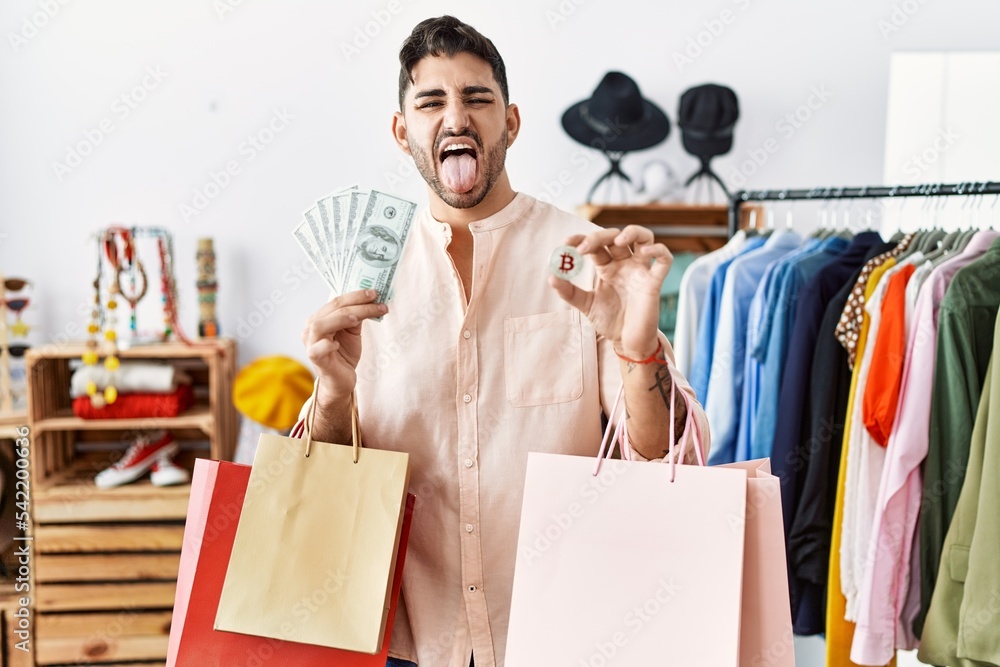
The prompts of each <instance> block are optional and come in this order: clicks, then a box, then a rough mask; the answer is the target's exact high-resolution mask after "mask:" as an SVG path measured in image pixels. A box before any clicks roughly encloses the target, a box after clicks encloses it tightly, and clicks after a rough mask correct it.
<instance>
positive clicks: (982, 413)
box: [917, 330, 1000, 667]
mask: <svg viewBox="0 0 1000 667" xmlns="http://www.w3.org/2000/svg"><path fill="white" fill-rule="evenodd" d="M998 339H1000V330H997V332H996V333H994V335H993V337H992V343H993V349H996V346H997V345H1000V340H998ZM995 362H996V360H995V359H991V361H990V362H989V365H988V366H987V371H986V383H985V385H984V386H983V392H982V395H981V396H980V401H979V407H978V410H977V412H976V421H975V424H974V427H973V429H972V439H971V443H970V447H969V463H968V469H967V470H966V474H965V481H964V483H963V484H962V491H961V494H960V495H959V498H958V504H957V505H956V507H955V515H954V518H953V519H952V521H951V524H950V525H949V526H948V533H947V535H946V536H945V542H944V553H945V554H946V562H947V564H948V567H945V568H942V569H941V571H940V572H938V580H937V584H936V585H935V587H934V596H933V598H932V600H931V605H930V609H929V610H928V612H927V622H926V623H925V624H924V632H923V636H922V639H921V643H920V652H919V653H918V654H917V655H918V657H919V658H920V660H921V661H923V662H927V663H933V664H935V665H961V666H962V667H967V666H970V665H976V666H979V665H982V666H989V665H998V664H1000V642H997V632H996V631H997V621H996V617H997V612H998V602H1000V568H997V554H998V553H1000V530H997V516H1000V492H998V489H1000V447H998V446H997V444H998V443H1000V373H998V369H1000V366H998V364H997V363H995Z"/></svg>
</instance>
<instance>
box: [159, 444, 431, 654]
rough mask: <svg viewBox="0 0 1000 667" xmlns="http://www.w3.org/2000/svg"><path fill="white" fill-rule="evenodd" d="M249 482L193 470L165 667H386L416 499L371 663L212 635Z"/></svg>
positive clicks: (202, 467) (245, 473)
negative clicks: (381, 636)
mask: <svg viewBox="0 0 1000 667" xmlns="http://www.w3.org/2000/svg"><path fill="white" fill-rule="evenodd" d="M249 480H250V466H245V465H239V464H236V463H228V462H224V461H210V460H206V459H199V460H198V461H196V463H195V468H194V475H193V477H192V480H191V500H190V503H189V506H188V516H187V523H186V525H185V529H184V545H183V547H182V549H181V564H180V571H179V572H178V575H177V593H176V599H175V603H174V612H173V619H172V622H171V626H170V643H169V647H168V650H167V667H188V666H190V667H233V666H236V665H239V666H240V667H259V666H262V665H295V666H296V667H327V666H334V667H372V666H374V667H385V663H386V660H387V658H388V653H389V641H390V638H391V637H392V628H393V622H394V620H395V616H396V606H397V603H398V598H399V589H400V585H401V583H402V576H403V561H404V559H405V554H406V543H407V538H408V536H409V532H410V521H411V519H412V516H413V505H414V502H415V498H414V496H412V495H408V496H407V499H406V514H405V516H404V518H403V528H402V533H401V535H400V540H399V555H398V557H397V564H396V569H395V572H394V574H393V581H392V593H391V596H390V601H391V606H390V608H389V615H388V619H387V622H386V631H385V639H384V640H383V643H382V651H381V652H379V653H377V654H375V655H368V654H364V653H352V652H349V651H342V650H339V649H333V648H327V647H323V646H314V645H311V644H299V643H294V642H286V641H281V640H278V639H270V638H266V637H254V636H250V635H245V634H239V633H233V632H223V631H219V630H215V629H213V628H214V623H215V615H216V612H217V611H218V608H219V598H220V597H221V595H222V585H223V582H224V581H225V578H226V568H227V567H228V565H229V556H230V553H231V552H232V549H233V542H234V541H235V539H236V527H237V525H238V524H239V519H240V511H241V509H242V507H243V498H244V496H245V495H246V490H247V484H248V482H249ZM331 585H334V586H335V585H337V582H336V581H333V582H331ZM324 595H325V591H323V590H322V589H317V590H316V592H315V593H314V595H313V596H312V599H309V600H303V601H302V606H301V608H297V609H295V610H293V616H292V618H293V620H292V621H290V622H294V618H296V617H297V616H298V615H302V614H309V613H310V606H312V605H322V604H323V598H324Z"/></svg>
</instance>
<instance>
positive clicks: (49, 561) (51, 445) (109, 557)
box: [24, 340, 238, 667]
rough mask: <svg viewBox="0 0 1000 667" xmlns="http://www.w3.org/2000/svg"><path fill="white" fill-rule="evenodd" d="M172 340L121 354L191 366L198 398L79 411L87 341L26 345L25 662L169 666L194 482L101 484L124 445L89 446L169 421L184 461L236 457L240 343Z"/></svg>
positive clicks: (125, 437)
mask: <svg viewBox="0 0 1000 667" xmlns="http://www.w3.org/2000/svg"><path fill="white" fill-rule="evenodd" d="M217 343H218V345H216V346H209V345H198V346H187V345H183V344H180V343H167V344H161V345H150V346H142V347H135V348H131V349H127V350H125V349H123V350H121V352H120V357H121V358H122V360H123V361H124V360H159V361H167V362H169V363H174V364H176V365H178V366H181V367H183V368H184V370H185V372H187V373H188V374H189V375H190V376H191V377H192V380H193V384H194V389H195V397H196V405H195V406H194V407H192V408H190V409H189V410H187V411H185V412H184V413H183V414H181V415H179V416H177V417H173V418H151V419H99V420H88V419H81V418H79V417H76V416H75V415H74V414H73V412H72V409H71V400H70V396H69V385H70V381H69V379H70V374H71V369H70V362H71V361H73V360H75V359H79V358H80V356H81V355H82V353H83V351H84V350H85V347H84V346H83V345H82V344H78V345H76V344H74V345H65V346H58V347H52V348H51V349H49V348H44V347H42V348H35V349H32V350H30V351H29V352H28V354H27V364H28V385H29V394H28V419H27V424H28V426H29V428H30V429H31V438H32V443H31V445H30V447H31V469H32V500H31V518H32V522H31V523H32V526H31V528H32V536H33V538H34V541H33V542H32V545H33V548H34V552H33V581H32V600H33V617H34V621H33V628H32V629H33V637H32V645H33V647H34V655H33V657H32V662H27V663H24V664H26V665H29V664H30V665H38V666H45V667H49V666H53V667H54V666H57V665H59V666H62V665H67V666H68V665H78V664H95V665H100V664H108V665H114V666H115V667H127V666H128V665H136V666H138V665H140V664H141V665H142V666H143V667H154V666H157V665H163V664H164V661H165V659H166V652H167V639H168V637H169V633H170V617H171V610H172V607H173V603H174V590H175V586H176V578H177V568H178V564H179V562H180V550H181V542H182V540H183V535H184V519H185V516H186V514H187V505H188V498H189V495H190V486H189V485H182V486H173V487H155V486H153V485H152V484H151V483H150V482H149V481H148V479H145V480H140V481H137V482H134V483H132V484H128V485H125V486H121V487H118V488H114V489H98V488H97V487H96V486H95V485H94V482H93V478H94V476H95V474H96V473H97V472H99V471H100V470H102V469H104V468H106V467H107V466H108V465H110V464H111V463H112V462H113V461H114V459H115V458H117V455H118V454H114V455H112V454H110V453H109V452H108V451H106V450H102V449H97V448H95V447H85V446H83V445H86V444H91V445H93V444H94V443H97V442H108V441H111V442H115V441H117V442H121V443H122V447H121V449H122V450H124V448H125V445H126V444H127V442H128V441H129V439H130V438H131V437H134V435H136V434H137V433H138V432H139V431H142V430H148V429H160V428H166V429H169V430H170V431H171V433H172V434H173V435H174V437H175V438H176V439H177V440H178V441H180V442H181V443H182V444H183V443H184V442H189V443H190V442H191V441H199V442H205V441H207V442H208V446H207V447H204V448H201V449H198V448H191V447H185V448H184V449H183V450H182V452H181V453H180V454H179V455H178V457H177V458H176V459H175V461H176V462H177V463H178V464H179V465H181V466H183V467H186V468H187V469H189V470H190V469H191V468H192V467H193V463H194V459H195V458H197V457H210V458H215V459H222V460H228V459H232V456H233V453H234V451H235V447H236V435H237V428H238V422H237V413H236V410H235V408H234V407H233V405H232V400H231V394H232V383H233V379H234V377H235V371H236V345H235V342H234V341H231V340H219V341H217Z"/></svg>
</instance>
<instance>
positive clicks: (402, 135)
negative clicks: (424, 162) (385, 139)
mask: <svg viewBox="0 0 1000 667" xmlns="http://www.w3.org/2000/svg"><path fill="white" fill-rule="evenodd" d="M392 136H393V138H395V140H396V145H397V146H399V149H400V150H401V151H403V152H404V153H406V154H407V155H412V153H410V141H409V140H408V139H407V138H406V119H405V118H404V117H403V114H402V113H401V112H399V111H396V112H394V113H393V114H392Z"/></svg>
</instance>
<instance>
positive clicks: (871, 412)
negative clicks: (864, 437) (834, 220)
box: [861, 251, 923, 447]
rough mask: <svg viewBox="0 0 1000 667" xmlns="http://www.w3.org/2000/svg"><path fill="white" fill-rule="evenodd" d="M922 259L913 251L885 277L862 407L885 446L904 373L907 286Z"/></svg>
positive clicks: (871, 430) (870, 429) (872, 432)
mask: <svg viewBox="0 0 1000 667" xmlns="http://www.w3.org/2000/svg"><path fill="white" fill-rule="evenodd" d="M922 258H923V253H921V252H919V251H917V252H915V253H913V254H912V255H910V256H909V257H907V263H906V264H904V265H903V266H901V267H899V270H898V271H895V272H891V273H892V275H891V276H886V277H885V278H884V279H885V280H887V281H888V283H887V285H886V290H885V297H884V299H883V301H882V316H881V322H882V324H881V327H880V329H879V335H878V338H877V339H876V340H875V350H874V354H873V355H872V361H871V368H870V370H869V373H868V386H867V387H865V394H864V399H863V404H862V410H861V412H862V415H863V417H864V421H865V428H867V429H868V433H869V434H870V435H871V436H872V438H874V440H875V442H877V443H878V444H879V445H881V446H883V447H885V446H886V444H888V442H889V433H890V432H891V431H892V422H893V421H894V420H895V419H896V405H897V403H898V401H899V380H900V378H901V377H902V375H903V359H904V358H905V356H906V332H907V319H906V285H907V283H908V282H909V280H910V277H911V276H912V275H913V273H914V272H915V271H916V270H917V268H916V266H914V265H913V264H912V263H910V262H913V261H917V262H920V261H922Z"/></svg>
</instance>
